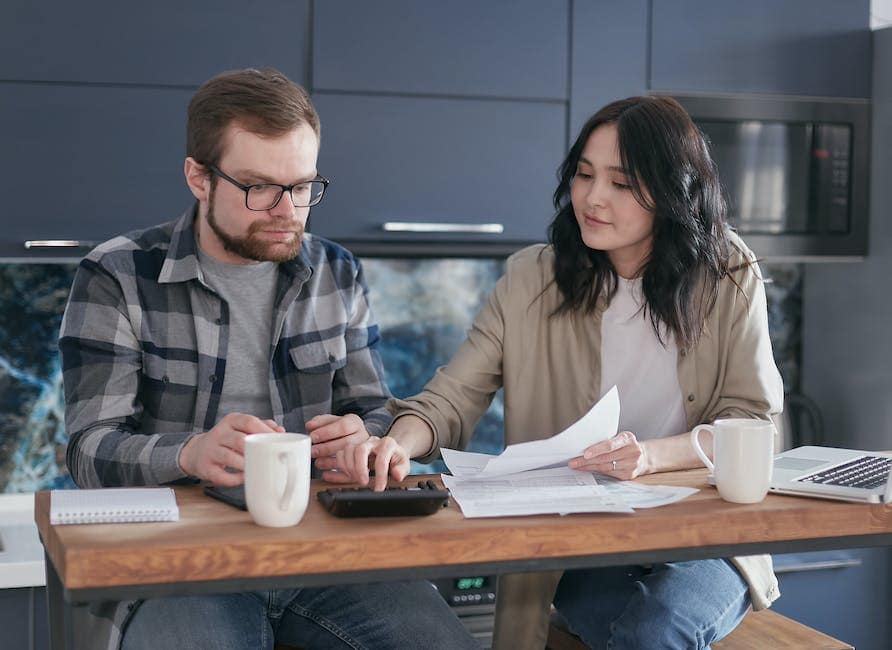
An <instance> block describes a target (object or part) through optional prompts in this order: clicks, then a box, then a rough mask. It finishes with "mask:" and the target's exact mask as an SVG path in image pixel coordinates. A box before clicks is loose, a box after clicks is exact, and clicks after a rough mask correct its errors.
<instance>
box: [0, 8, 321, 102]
mask: <svg viewBox="0 0 892 650" xmlns="http://www.w3.org/2000/svg"><path fill="white" fill-rule="evenodd" d="M307 5H308V2H307V0H297V1H295V0H266V1H265V2H263V3H256V4H255V5H251V6H248V5H246V4H245V3H236V2H212V1H211V0H190V1H189V2H182V1H180V0H176V1H174V0H154V1H153V2H120V1H119V0H91V1H90V2H66V1H64V0H44V1H42V2H33V1H32V0H4V2H3V3H2V6H0V79H4V80H27V81H67V82H103V83H125V84H165V85H188V86H197V85H199V84H200V83H202V82H203V81H205V80H206V79H208V78H210V77H211V76H213V75H215V74H217V73H218V72H221V71H223V70H230V69H233V68H244V67H248V66H263V65H272V66H276V67H278V68H279V69H281V70H282V71H283V72H284V73H285V74H287V75H288V76H289V77H290V78H291V79H293V80H294V81H296V82H298V83H301V82H303V81H305V80H304V74H305V73H304V69H305V66H306V58H307V52H306V48H307V43H308V39H307V33H308V31H309V26H308V23H309V20H308V18H309V11H308V7H307Z"/></svg>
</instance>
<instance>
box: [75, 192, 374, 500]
mask: <svg viewBox="0 0 892 650" xmlns="http://www.w3.org/2000/svg"><path fill="white" fill-rule="evenodd" d="M194 220H195V208H192V209H191V210H189V211H187V212H186V213H185V214H183V216H182V217H180V219H178V220H177V221H174V222H170V223H167V224H163V225H161V226H157V227H153V228H149V229H147V230H143V231H138V232H135V233H130V234H127V235H122V236H120V237H116V238H114V239H112V240H110V241H108V242H106V243H104V244H101V245H100V246H99V247H97V248H96V249H95V250H93V251H92V252H90V253H89V254H88V255H87V256H86V257H85V258H84V259H83V260H82V261H81V263H80V266H79V268H78V270H77V274H76V275H75V279H74V284H73V286H72V289H71V295H70V297H69V301H68V305H67V307H66V309H65V315H64V317H63V319H62V328H61V334H60V339H59V350H60V352H61V357H62V371H63V382H64V387H65V403H66V408H65V425H66V429H67V432H68V435H69V443H68V451H67V461H68V468H69V471H70V472H71V475H72V478H73V479H74V481H75V483H77V484H78V485H79V486H80V487H102V486H107V487H110V486H122V485H123V486H127V485H159V484H164V483H172V482H176V481H179V480H183V479H187V478H188V477H187V476H186V474H185V473H184V472H183V471H182V469H180V467H179V465H178V463H177V458H178V456H179V452H180V449H181V448H182V446H183V445H184V444H185V443H186V441H187V440H188V439H189V438H190V437H192V436H194V435H195V434H197V433H200V432H203V431H207V430H208V429H210V428H211V427H213V426H214V425H215V424H216V423H217V421H218V420H219V419H220V417H222V415H225V414H220V413H218V406H219V403H220V397H221V391H222V389H223V378H224V376H225V373H226V359H227V356H228V355H229V354H231V353H233V352H237V342H233V341H230V340H229V337H230V330H229V309H230V307H229V305H227V304H226V302H225V301H224V300H223V299H222V298H220V296H219V295H217V294H216V293H215V292H214V291H213V290H212V289H211V288H210V287H209V286H208V285H207V284H206V283H205V282H204V280H203V277H202V272H201V268H200V267H199V264H198V259H197V257H196V242H195V229H194ZM271 327H272V328H273V329H272V339H271V341H272V343H271V346H270V351H269V352H270V354H269V358H270V368H269V388H270V397H271V400H272V410H273V417H274V419H275V420H276V422H278V423H279V424H281V425H282V426H284V427H285V430H286V431H295V432H304V431H305V422H306V421H307V420H309V419H310V418H311V417H313V416H315V415H319V414H321V413H334V414H336V415H344V414H347V413H355V414H357V415H359V416H360V417H361V418H362V419H363V420H364V421H365V425H366V428H367V429H368V431H369V433H370V434H372V435H382V434H383V433H384V432H385V431H386V430H387V427H388V425H389V424H390V420H391V417H390V415H389V414H388V413H387V411H386V409H385V408H384V404H385V402H386V400H387V398H388V397H389V396H390V393H389V391H388V389H387V386H386V384H385V383H384V372H383V366H382V363H381V357H380V355H379V353H378V350H377V346H378V339H379V335H378V327H377V325H375V323H374V322H373V320H372V313H371V309H370V307H369V303H368V288H367V287H366V285H365V281H364V278H363V273H362V267H361V265H360V263H359V261H358V260H357V259H356V258H355V257H353V255H351V254H350V253H349V252H348V251H346V250H345V249H343V248H341V247H340V246H338V245H336V244H334V243H332V242H329V241H327V240H325V239H322V238H319V237H314V236H313V235H310V234H305V235H304V238H303V242H302V244H301V249H300V254H299V255H298V256H297V257H296V258H295V259H293V260H291V261H289V262H284V263H281V264H279V270H278V279H277V286H276V300H275V308H274V314H273V322H272V323H271Z"/></svg>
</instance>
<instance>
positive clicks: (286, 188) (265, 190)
mask: <svg viewBox="0 0 892 650" xmlns="http://www.w3.org/2000/svg"><path fill="white" fill-rule="evenodd" d="M206 166H207V168H208V169H210V170H211V171H212V172H214V173H215V174H216V175H217V176H219V177H220V178H222V179H223V180H226V181H229V182H230V183H232V184H233V185H235V186H236V187H237V188H239V189H240V190H242V191H243V192H244V193H245V207H246V208H248V209H249V210H256V211H258V212H262V211H264V210H272V209H273V208H274V207H276V206H277V205H279V201H281V200H282V195H283V194H284V193H285V192H288V193H289V194H290V195H291V204H292V205H293V206H294V207H295V208H309V207H312V206H314V205H316V204H317V203H319V201H321V200H322V195H323V194H325V190H326V188H327V187H328V183H329V181H328V179H327V178H323V177H322V176H317V177H316V178H314V179H313V180H311V181H301V182H299V183H292V184H291V185H279V184H278V183H255V184H254V185H242V184H241V183H239V182H238V181H237V180H235V179H234V178H232V176H228V175H227V174H224V173H223V172H221V171H220V170H219V169H218V168H217V167H216V166H215V165H206Z"/></svg>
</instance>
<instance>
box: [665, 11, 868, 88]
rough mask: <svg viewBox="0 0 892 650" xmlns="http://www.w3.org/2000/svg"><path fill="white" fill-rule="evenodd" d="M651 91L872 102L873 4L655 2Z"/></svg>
mask: <svg viewBox="0 0 892 650" xmlns="http://www.w3.org/2000/svg"><path fill="white" fill-rule="evenodd" d="M652 2H653V15H652V34H653V35H652V41H651V48H650V67H651V78H650V87H651V89H653V90H659V91H666V92H683V91H688V92H690V91H693V92H710V93H712V92H722V93H770V94H792V95H813V96H815V95H820V96H833V97H869V96H870V68H871V64H870V61H871V58H870V31H869V30H868V29H867V26H868V25H869V22H870V21H869V18H868V16H869V10H870V3H869V0H848V1H846V2H839V1H838V0H787V1H786V2H778V1H777V0H748V1H747V2H715V1H714V0H652Z"/></svg>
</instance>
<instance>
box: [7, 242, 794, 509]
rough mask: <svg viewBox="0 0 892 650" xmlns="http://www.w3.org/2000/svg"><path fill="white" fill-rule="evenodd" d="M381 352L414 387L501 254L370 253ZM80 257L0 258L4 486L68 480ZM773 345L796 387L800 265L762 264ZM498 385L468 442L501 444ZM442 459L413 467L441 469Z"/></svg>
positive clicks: (487, 283)
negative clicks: (70, 327) (70, 304)
mask: <svg viewBox="0 0 892 650" xmlns="http://www.w3.org/2000/svg"><path fill="white" fill-rule="evenodd" d="M363 265H364V267H365V271H366V278H367V280H368V283H369V286H370V288H371V293H372V296H371V301H372V306H373V308H374V311H375V315H376V317H377V320H378V323H379V324H380V326H381V335H382V344H381V355H382V357H383V360H384V367H385V371H386V374H387V381H388V384H389V385H390V388H391V390H392V391H393V393H394V394H395V395H397V396H400V397H405V396H407V395H411V394H413V393H415V392H417V391H418V390H420V388H421V387H422V386H423V385H424V383H425V382H426V381H427V380H428V379H429V378H430V377H431V376H432V375H433V373H434V371H435V370H436V368H437V367H438V366H440V365H442V364H443V363H445V362H446V361H448V360H449V358H450V356H451V355H452V354H453V353H454V352H455V350H456V349H457V348H458V346H459V345H460V344H461V342H462V341H463V340H464V336H465V331H466V330H467V328H468V326H469V325H470V323H471V320H472V319H473V317H474V314H476V313H477V311H478V310H479V309H480V307H481V306H482V304H483V301H484V300H485V298H486V296H487V295H488V294H489V292H490V291H491V290H492V288H493V287H494V286H495V283H496V280H497V279H498V278H499V276H500V275H501V273H502V269H503V261H502V260H501V259H491V258H487V259H476V258H475V259H464V258H428V259H410V258H367V259H365V260H364V261H363ZM75 268H76V267H75V265H74V264H0V492H33V491H35V490H41V489H47V488H56V487H71V486H72V484H71V480H70V478H69V476H68V473H67V471H66V469H65V444H66V435H65V428H64V400H63V396H62V377H61V369H60V366H59V358H58V352H57V347H56V341H57V337H58V331H59V323H60V321H61V318H62V312H63V310H64V308H65V300H66V298H67V295H68V289H69V287H70V285H71V280H72V278H73V277H74V271H75ZM763 272H764V273H765V275H766V277H768V278H769V279H770V280H771V282H770V283H769V284H768V285H767V292H768V309H769V314H768V315H769V325H770V328H771V337H772V341H773V344H774V354H775V358H776V360H777V363H778V367H779V368H780V369H781V374H782V375H783V377H784V384H785V387H786V389H787V391H795V390H797V389H798V386H799V366H800V361H799V359H800V351H799V345H800V330H801V327H800V324H801V297H802V269H801V267H800V266H798V265H793V264H764V265H763ZM502 408H503V404H502V399H501V393H499V394H498V395H497V396H496V398H495V399H494V400H493V404H492V406H491V407H490V409H489V411H488V412H487V413H486V415H485V416H484V417H483V418H482V419H481V421H480V423H479V424H478V426H477V429H476V430H475V433H474V437H473V439H472V442H471V447H470V449H472V450H475V451H483V452H488V453H493V452H497V451H499V450H500V449H501V426H502ZM439 468H440V467H439V466H437V465H434V466H418V465H416V466H415V469H416V470H418V471H439Z"/></svg>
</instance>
